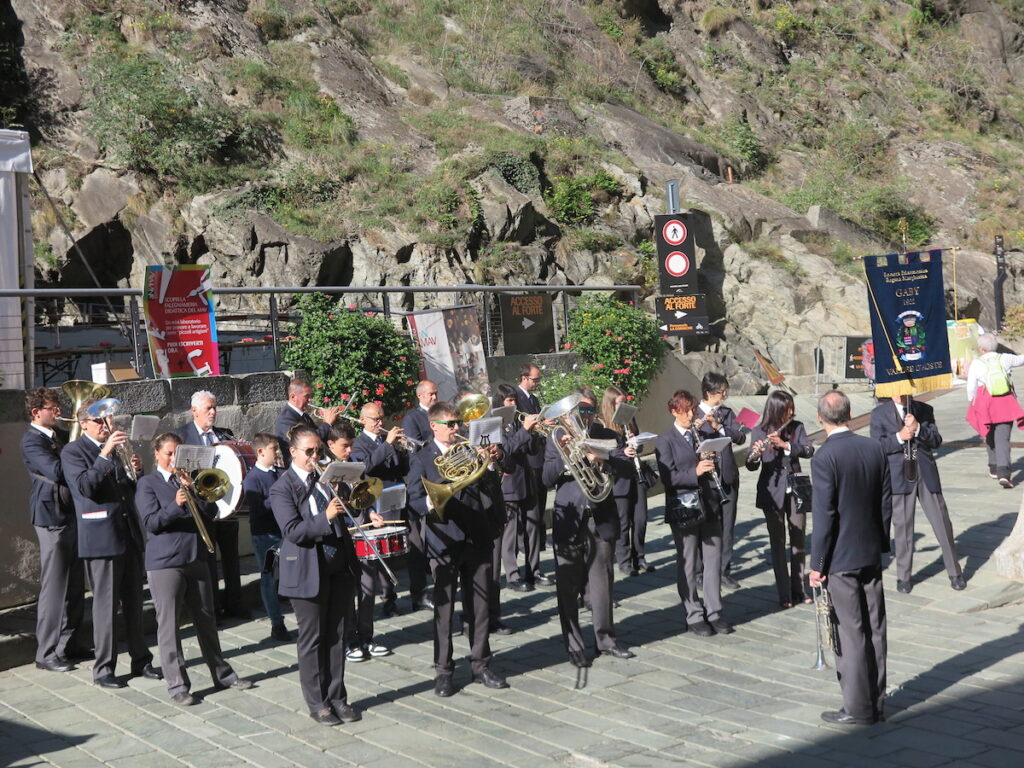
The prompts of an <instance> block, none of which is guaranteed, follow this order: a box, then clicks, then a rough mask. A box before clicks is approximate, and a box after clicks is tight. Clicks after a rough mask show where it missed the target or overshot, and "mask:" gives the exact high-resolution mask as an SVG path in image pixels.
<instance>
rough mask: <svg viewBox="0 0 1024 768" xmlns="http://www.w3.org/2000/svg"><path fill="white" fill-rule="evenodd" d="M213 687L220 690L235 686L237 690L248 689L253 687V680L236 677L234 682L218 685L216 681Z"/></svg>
mask: <svg viewBox="0 0 1024 768" xmlns="http://www.w3.org/2000/svg"><path fill="white" fill-rule="evenodd" d="M213 687H214V688H216V689H217V690H218V691H226V690H227V689H228V688H234V689H235V690H236V691H248V690H249V689H250V688H252V680H246V679H245V678H242V677H238V678H235V681H234V682H233V683H228V684H227V685H217V684H216V683H215V684H214V686H213Z"/></svg>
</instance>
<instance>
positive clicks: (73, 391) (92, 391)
mask: <svg viewBox="0 0 1024 768" xmlns="http://www.w3.org/2000/svg"><path fill="white" fill-rule="evenodd" d="M60 388H61V391H62V392H63V393H64V394H65V395H67V396H68V399H69V400H70V401H71V416H70V418H69V417H66V416H61V417H59V418H60V420H61V421H67V422H70V423H71V434H70V435H69V436H68V440H72V441H73V440H77V439H78V438H79V437H81V436H82V425H81V424H79V423H78V409H79V408H81V407H82V403H84V402H85V401H86V400H92V399H93V398H96V399H99V400H102V399H105V398H108V397H110V395H111V392H110V388H109V387H105V386H104V385H102V384H97V383H96V382H95V381H84V380H82V379H69V380H68V381H65V382H64V383H63V384H61V385H60Z"/></svg>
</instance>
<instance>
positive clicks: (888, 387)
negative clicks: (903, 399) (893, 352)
mask: <svg viewBox="0 0 1024 768" xmlns="http://www.w3.org/2000/svg"><path fill="white" fill-rule="evenodd" d="M952 386H953V374H951V373H940V374H939V375H938V376H922V377H921V378H919V379H912V380H908V379H900V380H899V381H890V382H889V383H888V384H876V385H875V397H896V396H898V395H899V396H902V395H919V394H921V393H922V392H932V391H934V390H936V389H949V388H950V387H952Z"/></svg>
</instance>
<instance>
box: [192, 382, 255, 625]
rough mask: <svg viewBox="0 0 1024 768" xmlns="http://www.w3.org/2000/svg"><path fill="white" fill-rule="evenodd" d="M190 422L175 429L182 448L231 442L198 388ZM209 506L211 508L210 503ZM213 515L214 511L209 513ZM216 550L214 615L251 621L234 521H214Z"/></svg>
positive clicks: (212, 401)
mask: <svg viewBox="0 0 1024 768" xmlns="http://www.w3.org/2000/svg"><path fill="white" fill-rule="evenodd" d="M190 410H191V411H192V422H191V423H189V424H186V425H185V426H183V427H181V428H180V429H178V430H177V433H176V434H177V435H178V437H180V438H181V442H182V443H183V444H184V445H216V444H217V443H222V442H224V441H225V440H234V439H235V435H234V433H233V432H232V431H231V430H230V429H223V428H221V427H217V426H215V425H214V422H215V421H216V420H217V396H216V395H214V394H213V393H212V392H210V391H208V390H205V389H202V390H200V391H198V392H195V393H194V394H193V395H192V400H191V408H190ZM210 506H215V505H214V504H213V502H210ZM211 514H212V515H214V516H215V515H216V511H215V510H212V511H211ZM210 534H211V535H212V537H213V539H214V541H215V543H216V545H217V549H218V550H220V561H221V568H222V570H223V571H224V592H223V593H221V592H220V591H219V590H218V589H217V557H216V555H215V554H214V555H211V556H210V580H211V581H212V582H213V585H214V590H213V591H214V596H215V597H216V602H217V613H218V614H221V615H228V616H233V617H235V618H238V619H249V618H252V617H251V614H250V613H249V609H248V608H246V607H245V606H244V605H243V604H242V573H241V565H240V563H239V560H238V519H237V518H234V517H229V518H228V519H226V520H217V521H216V522H215V523H214V524H213V526H212V530H211V531H210Z"/></svg>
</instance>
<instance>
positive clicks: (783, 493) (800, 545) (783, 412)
mask: <svg viewBox="0 0 1024 768" xmlns="http://www.w3.org/2000/svg"><path fill="white" fill-rule="evenodd" d="M794 413H795V408H794V405H793V398H792V397H791V396H790V395H788V394H787V393H785V392H780V391H775V392H772V393H771V394H770V395H768V400H767V401H766V402H765V405H764V413H763V414H762V416H761V422H760V423H759V424H758V425H757V426H756V427H754V431H753V433H752V436H751V441H752V442H751V447H750V453H749V454H747V469H749V470H750V471H751V472H753V471H754V470H756V469H757V468H758V467H760V469H761V474H760V476H759V477H758V478H757V500H756V502H755V503H756V505H757V508H758V509H760V510H761V511H762V512H763V513H764V519H765V522H766V523H767V524H768V540H769V542H770V543H771V553H772V568H773V569H774V571H775V586H776V587H777V588H778V590H779V605H780V606H781V607H783V608H792V607H793V604H794V603H798V602H805V603H809V602H811V600H810V598H809V597H807V593H806V592H805V591H804V528H805V525H806V522H807V511H808V510H807V509H806V508H805V506H804V504H803V503H802V502H801V501H800V499H798V498H797V494H795V493H794V492H793V482H794V481H793V476H794V475H795V474H798V473H799V472H800V459H802V458H803V459H809V458H811V456H812V455H813V454H814V446H812V445H811V441H810V439H809V438H808V437H807V431H806V430H805V429H804V425H803V424H801V423H800V422H799V421H796V420H794V419H793V414H794ZM787 530H788V531H789V567H788V569H787V567H786V559H787V558H786V531H787Z"/></svg>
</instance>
